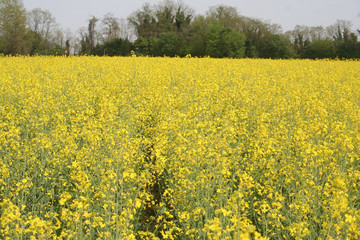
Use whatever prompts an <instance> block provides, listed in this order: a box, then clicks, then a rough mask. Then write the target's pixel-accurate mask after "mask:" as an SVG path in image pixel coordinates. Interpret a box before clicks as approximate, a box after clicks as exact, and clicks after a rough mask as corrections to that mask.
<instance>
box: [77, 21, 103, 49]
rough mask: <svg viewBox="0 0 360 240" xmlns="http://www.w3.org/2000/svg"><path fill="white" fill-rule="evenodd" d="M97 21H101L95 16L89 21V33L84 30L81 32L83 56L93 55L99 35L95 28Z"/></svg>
mask: <svg viewBox="0 0 360 240" xmlns="http://www.w3.org/2000/svg"><path fill="white" fill-rule="evenodd" d="M97 21H99V19H97V18H96V17H94V16H93V17H92V18H90V19H89V24H88V29H87V31H85V30H84V29H81V30H80V35H81V40H80V53H82V54H91V51H92V50H93V49H94V47H95V44H96V34H97V31H96V29H95V27H96V23H97Z"/></svg>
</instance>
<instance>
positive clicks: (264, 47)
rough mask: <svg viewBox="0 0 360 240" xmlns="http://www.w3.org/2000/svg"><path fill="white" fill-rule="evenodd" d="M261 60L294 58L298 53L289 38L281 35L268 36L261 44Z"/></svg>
mask: <svg viewBox="0 0 360 240" xmlns="http://www.w3.org/2000/svg"><path fill="white" fill-rule="evenodd" d="M259 57H260V58H294V57H296V53H295V51H294V49H293V46H292V44H291V42H290V40H289V39H288V38H286V37H285V36H283V35H280V34H267V35H266V36H265V37H264V38H263V40H262V41H261V42H260V44H259Z"/></svg>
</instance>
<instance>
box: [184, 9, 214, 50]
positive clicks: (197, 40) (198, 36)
mask: <svg viewBox="0 0 360 240" xmlns="http://www.w3.org/2000/svg"><path fill="white" fill-rule="evenodd" d="M210 25H211V23H210V22H209V21H208V19H206V18H205V17H204V16H201V15H199V16H197V17H195V18H194V21H193V22H192V23H191V30H190V32H191V37H190V44H189V51H190V53H191V55H192V56H198V57H202V56H205V55H206V38H207V32H208V29H209V27H210Z"/></svg>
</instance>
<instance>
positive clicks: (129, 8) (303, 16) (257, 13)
mask: <svg viewBox="0 0 360 240" xmlns="http://www.w3.org/2000/svg"><path fill="white" fill-rule="evenodd" d="M145 2H148V3H151V4H156V3H158V2H159V1H158V0H148V1H142V0H130V1H125V0H100V1H99V0H61V1H60V0H23V3H24V6H25V8H26V9H27V10H31V9H34V8H41V9H43V10H48V11H50V12H51V14H52V15H53V16H54V17H55V18H56V21H57V22H58V23H59V24H60V26H61V27H62V28H63V29H67V28H69V29H71V30H72V31H73V32H76V31H77V30H78V29H79V28H81V27H86V26H87V20H88V19H90V17H91V16H95V17H97V18H102V17H103V16H104V15H105V14H106V13H113V14H114V16H116V17H118V18H124V19H126V18H127V17H128V16H129V15H130V14H131V13H132V12H134V11H136V10H137V9H139V8H141V7H142V5H143V4H144V3H145ZM160 2H161V1H160ZM182 2H183V3H185V4H186V5H187V6H189V7H190V8H192V9H194V10H195V13H196V14H204V13H205V12H206V11H207V10H208V9H209V7H211V6H217V5H220V4H222V5H227V6H232V7H236V8H237V10H238V12H239V13H240V14H241V15H243V16H247V17H254V18H259V19H262V20H264V21H270V22H271V23H277V24H280V25H281V26H282V29H283V31H284V32H285V31H287V30H292V29H294V27H295V26H296V25H306V26H319V25H322V26H323V27H327V26H329V25H332V24H334V23H335V22H336V20H337V19H341V20H348V21H351V22H352V24H353V31H354V30H355V29H360V0H238V1H235V0H196V1H195V0H182Z"/></svg>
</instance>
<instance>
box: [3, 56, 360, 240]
mask: <svg viewBox="0 0 360 240" xmlns="http://www.w3.org/2000/svg"><path fill="white" fill-rule="evenodd" d="M0 65H1V70H0V93H1V94H0V217H1V218H0V238H1V239H317V238H319V239H359V238H360V230H359V229H360V194H359V192H360V98H359V97H360V62H359V61H337V60H331V61H330V60H318V61H311V60H258V59H237V60H235V59H210V58H203V59H198V58H183V59H180V58H147V57H115V58H111V57H68V58H66V57H2V58H0Z"/></svg>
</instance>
